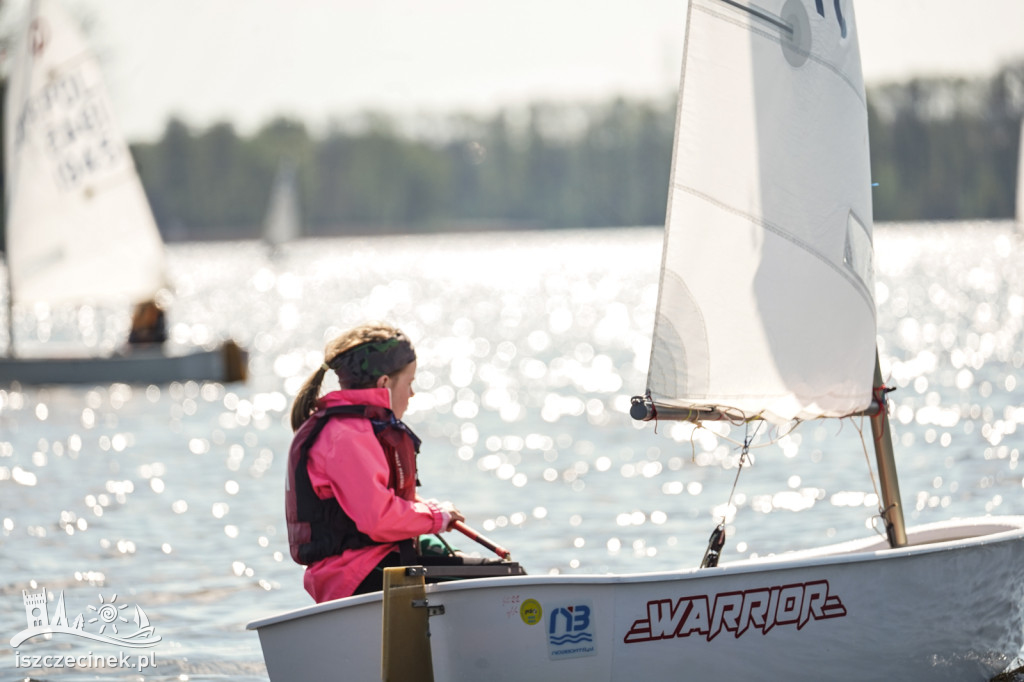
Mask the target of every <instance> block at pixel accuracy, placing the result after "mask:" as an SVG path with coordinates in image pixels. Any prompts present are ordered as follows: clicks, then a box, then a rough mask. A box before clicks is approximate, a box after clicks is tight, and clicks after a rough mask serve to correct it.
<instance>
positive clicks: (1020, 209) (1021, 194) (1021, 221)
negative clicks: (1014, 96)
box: [1017, 118, 1024, 230]
mask: <svg viewBox="0 0 1024 682" xmlns="http://www.w3.org/2000/svg"><path fill="white" fill-rule="evenodd" d="M1017 229H1018V230H1024V118H1022V119H1021V121H1020V146H1019V148H1018V150H1017Z"/></svg>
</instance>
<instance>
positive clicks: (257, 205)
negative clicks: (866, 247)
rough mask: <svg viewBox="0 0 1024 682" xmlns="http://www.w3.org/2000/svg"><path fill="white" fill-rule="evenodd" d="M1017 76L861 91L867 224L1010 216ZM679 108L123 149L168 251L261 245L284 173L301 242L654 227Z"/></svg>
mask: <svg viewBox="0 0 1024 682" xmlns="http://www.w3.org/2000/svg"><path fill="white" fill-rule="evenodd" d="M1022 112H1024V62H1021V63H1016V64H1010V65H1007V66H1004V67H1003V68H1002V69H1000V70H999V71H998V73H996V74H995V75H993V76H991V77H987V78H977V79H963V78H959V79H951V78H929V79H916V80H912V81H909V82H905V83H892V84H887V85H883V86H878V87H872V88H869V90H868V115H869V129H870V136H871V164H872V174H873V180H874V181H875V182H876V183H877V186H876V187H875V188H874V192H873V198H874V211H875V220H876V221H914V220H956V219H998V218H1007V217H1010V216H1012V215H1013V212H1014V202H1015V198H1014V193H1015V189H1014V188H1015V186H1016V173H1017V155H1018V140H1019V135H1020V130H1021V117H1022ZM675 113H676V111H675V96H674V93H667V94H666V96H665V97H663V98H662V99H660V100H651V101H636V100H625V99H615V100H612V101H609V102H605V103H602V104H591V105H568V104H560V105H554V104H540V103H538V104H533V105H530V106H526V107H523V108H521V109H516V110H505V111H501V112H499V113H496V114H494V115H491V116H470V115H459V114H452V115H449V116H444V117H437V118H434V119H431V120H424V119H418V120H415V121H410V120H399V119H397V118H395V117H392V116H388V115H386V114H382V113H367V114H363V115H361V116H359V117H357V118H355V119H353V120H348V121H340V122H336V123H335V124H333V125H331V126H330V127H328V129H326V130H325V131H321V132H318V133H314V132H312V131H311V130H310V129H309V128H308V127H307V126H306V125H305V124H304V123H302V122H301V121H297V120H292V119H285V118H280V119H276V120H273V121H270V122H269V123H267V124H266V125H265V126H263V127H262V128H261V129H260V130H258V131H256V132H255V133H253V134H251V135H246V136H243V135H239V134H238V132H237V131H236V130H235V128H234V127H233V126H232V125H231V124H230V123H218V124H215V125H212V126H210V127H207V128H205V129H199V130H197V129H194V128H192V127H190V126H189V125H188V124H187V123H185V122H184V121H182V120H179V119H172V120H170V121H169V122H168V123H167V125H166V127H165V130H164V132H163V134H162V136H161V137H160V139H158V140H156V141H154V142H149V143H138V144H134V145H132V151H133V154H134V156H135V159H136V163H137V165H138V168H139V173H140V175H141V177H142V181H143V185H144V186H145V188H146V192H147V194H148V196H149V199H150V203H151V205H152V207H153V212H154V214H155V216H156V219H157V222H158V224H159V225H160V228H161V231H162V232H163V233H164V236H165V238H167V239H168V240H171V241H173V240H182V239H232V238H252V237H257V236H258V235H259V233H260V229H261V228H260V226H261V223H262V222H263V218H264V214H265V211H266V207H267V202H268V198H269V192H270V188H271V186H272V183H273V178H274V175H275V173H276V170H277V168H278V166H279V165H280V164H281V163H282V162H287V163H290V164H294V166H295V167H296V168H297V177H298V190H299V197H300V208H301V214H302V218H303V231H304V233H305V234H306V235H339V234H357V233H358V234H365V233H389V232H410V231H421V232H424V231H441V230H453V229H486V228H494V227H499V228H506V229H515V228H520V227H528V228H559V227H603V226H625V225H659V224H662V223H663V222H664V215H665V205H666V197H667V191H668V181H669V166H670V163H671V144H672V136H673V131H674V126H675Z"/></svg>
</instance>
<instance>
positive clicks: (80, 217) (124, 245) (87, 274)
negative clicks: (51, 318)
mask: <svg viewBox="0 0 1024 682" xmlns="http://www.w3.org/2000/svg"><path fill="white" fill-rule="evenodd" d="M12 61H13V64H12V68H11V71H10V76H9V81H8V87H7V96H6V101H5V129H4V134H5V177H6V180H7V181H6V195H5V200H6V209H7V211H6V214H7V222H6V237H7V238H6V251H7V262H8V264H9V267H10V278H11V293H12V296H13V300H14V301H15V302H17V303H21V304H25V303H28V304H31V303H48V304H60V303H86V302H90V301H103V300H125V301H138V300H142V299H146V298H151V297H153V295H154V294H155V293H156V292H157V291H159V289H160V288H162V287H163V286H165V282H166V279H165V266H164V251H163V242H162V241H161V239H160V234H159V232H158V230H157V227H156V222H155V221H154V219H153V214H152V211H151V210H150V207H149V203H148V201H147V199H146V195H145V192H144V191H143V188H142V184H141V182H140V181H139V178H138V175H137V174H136V171H135V164H134V162H133V160H132V156H131V153H130V152H129V149H128V146H127V144H126V143H125V141H124V139H123V138H122V136H121V133H120V131H119V130H118V127H117V124H116V122H115V120H114V117H113V112H112V109H111V104H110V100H109V98H108V96H107V92H106V87H105V86H104V83H103V78H102V75H101V74H100V70H99V66H98V64H97V62H96V58H95V57H94V55H93V54H92V52H91V51H90V50H89V48H88V46H87V45H86V43H85V41H84V40H83V38H82V36H81V35H80V33H79V31H78V28H77V27H76V25H75V24H74V23H73V22H72V20H71V19H70V18H69V17H68V16H67V15H65V14H64V12H63V10H62V9H61V7H60V5H59V3H58V2H57V1H56V0H33V2H32V3H31V10H30V12H29V16H28V22H27V24H26V29H25V31H24V32H23V33H22V34H21V35H20V37H19V39H18V42H17V44H16V45H15V47H14V51H13V60H12Z"/></svg>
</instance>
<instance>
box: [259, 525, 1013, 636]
mask: <svg viewBox="0 0 1024 682" xmlns="http://www.w3.org/2000/svg"><path fill="white" fill-rule="evenodd" d="M953 530H962V531H965V532H967V531H969V532H971V533H972V534H970V535H962V534H958V535H957V536H956V537H953V538H951V539H948V540H941V539H930V537H929V536H932V535H938V534H940V533H942V532H943V531H945V532H947V533H948V531H953ZM907 533H908V536H909V537H910V539H911V543H913V542H914V541H915V540H916V541H917V543H918V544H908V545H906V546H903V547H896V548H890V547H887V546H883V547H881V548H878V549H871V548H872V547H876V546H878V545H885V538H883V537H877V538H874V537H868V538H861V539H856V540H849V541H846V542H840V543H837V544H833V545H827V546H825V547H820V548H814V549H806V550H794V551H790V552H783V553H780V554H773V555H766V556H763V557H758V558H756V559H742V560H739V561H734V562H728V563H723V564H720V565H719V566H716V567H712V568H700V567H693V568H688V569H681V570H675V571H657V572H647V573H615V574H559V575H548V574H544V575H514V576H497V577H490V578H474V579H472V580H458V581H453V582H447V583H437V584H431V585H428V587H427V591H428V593H430V594H441V593H444V592H450V591H465V590H476V589H487V588H492V587H495V586H496V585H509V586H515V587H520V586H530V585H544V584H552V583H558V584H563V585H564V584H572V585H618V584H622V583H649V582H659V581H680V580H686V581H689V580H693V579H696V578H703V577H713V576H715V577H727V576H731V575H744V574H749V573H757V572H762V571H764V572H777V571H782V570H796V569H804V568H811V567H815V566H828V565H840V564H851V563H866V562H871V561H878V560H882V559H898V558H907V557H911V556H917V555H924V554H932V553H936V552H946V551H951V550H955V549H961V548H967V547H973V546H978V547H980V546H984V545H989V544H993V543H997V542H1004V541H1007V540H1013V539H1017V540H1024V515H1021V516H980V517H968V518H959V519H957V518H954V519H950V520H947V521H938V522H935V523H929V524H922V525H920V526H915V527H913V528H909V529H908V530H907ZM922 536H924V537H922ZM381 599H382V593H381V592H371V593H368V594H361V595H356V596H353V597H344V598H342V599H335V600H332V601H328V602H323V603H321V604H312V605H310V606H304V607H301V608H298V609H293V610H291V611H287V612H285V613H279V614H277V615H274V616H269V617H267V618H262V619H259V620H254V621H252V622H250V623H249V624H248V625H246V630H259V629H260V628H264V627H269V626H273V625H279V624H282V623H286V622H289V621H292V620H298V619H301V618H305V617H307V616H315V615H320V614H323V613H328V612H331V611H334V610H338V609H347V608H351V607H356V606H361V605H363V604H368V603H374V602H378V603H379V602H380V601H381Z"/></svg>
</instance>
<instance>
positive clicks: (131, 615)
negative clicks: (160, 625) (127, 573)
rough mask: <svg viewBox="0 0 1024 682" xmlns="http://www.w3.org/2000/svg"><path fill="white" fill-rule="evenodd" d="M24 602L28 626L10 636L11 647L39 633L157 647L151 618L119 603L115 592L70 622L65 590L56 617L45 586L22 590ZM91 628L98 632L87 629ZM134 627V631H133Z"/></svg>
mask: <svg viewBox="0 0 1024 682" xmlns="http://www.w3.org/2000/svg"><path fill="white" fill-rule="evenodd" d="M22 598H23V600H24V602H25V622H26V624H27V627H26V628H25V629H24V630H22V631H21V632H19V633H18V634H16V635H15V636H14V637H12V638H11V646H12V647H14V648H18V646H20V645H21V643H22V642H24V641H26V640H28V639H31V638H33V637H35V636H37V635H47V634H49V635H72V636H74V637H84V638H85V639H91V640H94V641H97V642H105V643H107V644H115V645H117V646H125V647H131V648H135V649H139V648H144V647H151V646H156V644H157V643H158V642H159V641H160V639H161V638H160V637H159V636H157V635H156V634H154V628H153V626H152V625H150V624H149V618H147V617H146V612H145V611H143V610H142V607H140V606H138V605H136V606H135V610H134V611H131V609H130V608H129V606H128V605H127V604H118V603H117V595H116V594H115V595H114V596H113V597H111V598H110V601H107V600H105V599H104V598H103V595H102V594H101V595H100V600H99V605H97V606H94V605H92V604H90V605H89V607H88V609H87V613H88V616H83V615H82V614H81V613H79V614H78V616H77V617H76V618H75V619H74V621H72V622H71V623H70V624H69V623H68V616H67V610H66V609H65V607H64V591H63V590H61V593H60V597H58V598H57V605H56V607H55V608H54V611H53V617H52V618H51V617H50V613H49V612H48V610H47V604H46V588H43V587H41V588H39V589H38V590H37V591H34V592H30V591H28V590H22ZM87 627H89V628H92V629H93V630H95V631H90V630H87V629H86V628H87ZM132 628H134V630H135V631H134V632H131V630H132Z"/></svg>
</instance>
